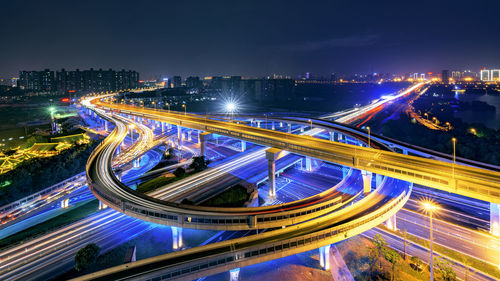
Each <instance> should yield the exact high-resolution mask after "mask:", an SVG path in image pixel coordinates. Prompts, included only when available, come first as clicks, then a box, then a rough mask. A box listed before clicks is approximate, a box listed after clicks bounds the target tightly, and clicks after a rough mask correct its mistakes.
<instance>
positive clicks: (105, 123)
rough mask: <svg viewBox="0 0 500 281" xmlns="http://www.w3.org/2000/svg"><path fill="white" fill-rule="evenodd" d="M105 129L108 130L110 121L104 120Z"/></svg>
mask: <svg viewBox="0 0 500 281" xmlns="http://www.w3.org/2000/svg"><path fill="white" fill-rule="evenodd" d="M104 131H106V132H107V131H108V121H106V120H104Z"/></svg>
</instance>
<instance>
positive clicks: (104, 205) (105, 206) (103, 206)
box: [99, 200, 108, 210]
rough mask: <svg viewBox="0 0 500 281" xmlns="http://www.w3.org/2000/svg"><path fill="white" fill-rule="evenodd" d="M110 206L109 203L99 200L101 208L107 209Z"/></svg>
mask: <svg viewBox="0 0 500 281" xmlns="http://www.w3.org/2000/svg"><path fill="white" fill-rule="evenodd" d="M107 207H108V205H106V204H104V203H102V201H101V200H99V210H103V209H106V208H107Z"/></svg>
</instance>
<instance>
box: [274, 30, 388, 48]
mask: <svg viewBox="0 0 500 281" xmlns="http://www.w3.org/2000/svg"><path fill="white" fill-rule="evenodd" d="M378 39H379V35H376V34H371V35H365V36H349V37H340V38H330V39H327V40H321V41H313V42H303V43H298V44H291V45H285V46H282V47H281V48H282V49H284V50H288V51H301V52H309V51H317V50H322V49H330V48H341V47H362V46H370V45H373V44H375V43H376V42H377V41H378Z"/></svg>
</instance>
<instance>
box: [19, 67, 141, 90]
mask: <svg viewBox="0 0 500 281" xmlns="http://www.w3.org/2000/svg"><path fill="white" fill-rule="evenodd" d="M18 84H19V86H20V87H23V88H24V89H25V90H28V91H33V92H54V91H57V92H68V91H75V92H103V91H117V90H125V89H134V88H137V87H138V86H139V73H137V72H136V71H131V70H129V71H126V70H121V71H114V70H112V69H109V70H102V69H99V70H94V69H92V68H91V69H90V70H84V71H80V70H79V69H77V70H75V71H66V70H65V69H61V70H60V71H57V72H56V73H55V75H54V72H53V71H50V70H48V69H46V70H44V71H20V72H19V82H18Z"/></svg>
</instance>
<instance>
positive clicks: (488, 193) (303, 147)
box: [93, 99, 500, 203]
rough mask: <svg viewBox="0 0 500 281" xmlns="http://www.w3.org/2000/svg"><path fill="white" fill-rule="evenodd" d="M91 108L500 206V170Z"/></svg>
mask: <svg viewBox="0 0 500 281" xmlns="http://www.w3.org/2000/svg"><path fill="white" fill-rule="evenodd" d="M93 104H94V105H96V106H98V107H101V108H104V109H107V110H114V111H119V112H121V113H124V114H130V115H136V116H141V117H143V118H148V119H152V120H157V121H160V122H167V123H170V124H176V125H178V126H182V127H187V128H192V129H196V130H200V131H204V132H211V133H215V134H219V135H224V136H229V137H233V138H237V139H241V140H244V141H249V142H253V143H257V144H260V145H264V146H268V147H273V148H277V149H281V150H284V151H289V152H292V153H297V154H300V155H305V156H310V157H313V158H318V159H321V160H324V161H328V162H332V163H337V164H341V165H345V166H348V167H352V168H356V169H359V170H364V171H368V172H373V173H376V174H380V175H384V176H389V177H392V178H397V179H401V180H405V181H409V182H413V183H417V184H421V185H425V186H429V187H432V188H436V189H440V190H444V191H447V192H451V193H456V194H460V195H464V196H467V197H472V198H476V199H480V200H484V201H489V202H493V203H500V173H499V172H498V171H491V170H487V169H480V168H476V167H470V166H466V165H461V164H454V163H447V162H443V161H439V160H434V159H426V158H422V157H416V156H410V155H404V154H398V153H395V152H391V151H383V150H380V149H374V148H368V147H360V146H357V145H348V144H343V143H337V142H331V141H328V140H322V139H318V138H314V137H311V136H305V135H292V134H288V133H284V132H279V131H273V130H267V129H262V128H256V127H250V126H246V125H242V124H236V123H228V122H224V121H218V120H212V119H209V118H208V117H203V116H199V115H192V114H182V113H177V112H167V111H162V110H154V109H147V108H138V107H135V106H129V105H122V104H112V103H106V102H102V101H100V100H98V99H94V100H93Z"/></svg>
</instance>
